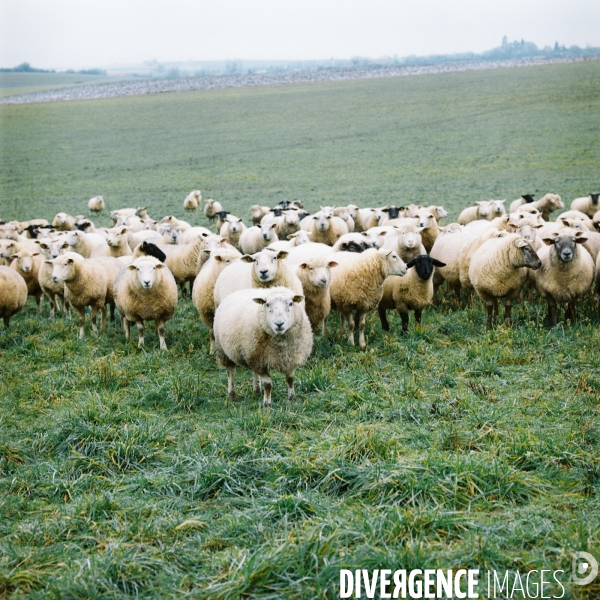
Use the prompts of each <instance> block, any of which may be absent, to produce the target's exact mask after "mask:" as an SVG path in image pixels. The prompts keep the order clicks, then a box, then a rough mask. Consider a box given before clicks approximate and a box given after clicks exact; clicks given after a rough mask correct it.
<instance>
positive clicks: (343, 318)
mask: <svg viewBox="0 0 600 600" xmlns="http://www.w3.org/2000/svg"><path fill="white" fill-rule="evenodd" d="M340 333H341V334H342V335H344V334H345V333H346V315H345V314H344V313H340Z"/></svg>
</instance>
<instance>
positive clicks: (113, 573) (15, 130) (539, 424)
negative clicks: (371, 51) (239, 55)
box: [0, 61, 600, 599]
mask: <svg viewBox="0 0 600 600" xmlns="http://www.w3.org/2000/svg"><path fill="white" fill-rule="evenodd" d="M598 115H600V62H598V61H590V62H585V63H577V64H570V65H548V66H543V67H529V68H522V69H499V70H495V71H473V72H464V73H449V74H439V75H426V76H418V77H404V78H390V79H378V80H369V81H366V80H359V81H350V82H341V83H320V84H306V85H304V84H303V85H294V86H273V87H257V88H244V89H233V90H213V91H203V92H189V93H178V94H159V95H152V96H140V97H127V98H112V99H107V100H90V101H86V102H68V103H66V102H65V103H53V104H29V105H18V106H3V107H1V108H0V159H1V173H2V175H1V180H0V184H1V188H0V218H1V219H4V220H9V219H14V218H18V219H20V220H24V219H27V218H32V217H45V218H47V219H51V218H52V217H53V216H54V214H55V213H56V212H58V211H59V210H64V211H66V212H69V213H71V214H79V213H86V212H87V200H88V199H89V198H90V197H91V196H94V195H97V194H102V195H103V196H104V198H105V200H106V202H107V204H108V206H109V207H110V208H118V207H121V206H147V207H148V212H149V213H150V215H152V216H155V217H156V216H158V217H160V216H162V215H165V214H176V215H178V216H182V217H184V216H183V214H182V213H183V210H182V208H181V205H182V201H183V198H184V197H185V196H186V195H187V193H188V192H189V191H190V190H192V189H201V190H202V191H203V195H204V197H205V198H211V197H213V198H215V199H218V200H220V201H221V202H222V203H223V205H224V206H225V207H226V208H227V209H228V210H231V211H232V212H234V213H235V214H238V215H239V216H243V217H246V218H247V217H248V214H249V213H248V207H249V206H250V205H251V204H254V203H260V204H275V203H277V202H278V201H280V200H283V199H287V200H294V199H301V200H303V201H304V203H305V206H306V207H307V208H308V209H309V210H316V209H317V208H318V206H319V205H323V204H348V203H355V204H358V205H361V206H367V205H373V206H378V205H384V204H388V203H395V204H397V205H402V204H407V203H410V202H415V203H421V204H442V205H444V206H445V207H446V209H447V210H448V211H449V213H450V217H451V218H450V219H447V221H450V220H452V219H455V218H456V216H457V215H458V212H459V210H460V209H461V208H463V207H464V206H467V205H468V204H471V203H472V202H473V201H475V200H482V199H489V198H492V197H493V198H507V199H508V200H509V201H510V200H513V199H515V198H517V197H519V196H520V195H521V194H522V193H534V194H536V197H541V196H542V195H543V194H545V193H546V192H556V193H559V194H561V196H562V197H563V199H564V200H565V201H566V202H567V203H568V202H570V200H571V199H573V198H575V197H577V196H582V195H586V194H587V193H589V192H592V191H598V189H597V188H598V165H600V146H599V145H598V143H597V140H598V134H599V130H600V118H599V117H598ZM184 218H185V217H184ZM190 220H191V221H192V222H193V224H202V225H206V224H207V223H206V221H205V219H204V218H203V217H202V216H201V215H196V216H192V217H190ZM97 224H99V225H107V224H108V217H107V215H104V216H103V217H101V218H100V219H98V220H97ZM44 310H45V315H44V317H43V318H42V317H38V316H37V315H36V314H35V303H34V302H33V299H32V298H30V299H29V301H28V304H27V306H26V308H25V309H24V311H22V312H21V313H20V314H18V315H17V316H16V317H15V318H14V319H13V321H12V324H11V328H10V329H9V330H8V331H4V330H2V331H0V398H2V402H1V403H0V596H2V595H4V596H7V597H28V596H29V597H32V598H36V597H39V598H41V597H50V598H65V597H72V598H76V597H100V596H109V597H124V596H127V595H134V594H139V595H141V596H143V597H156V598H164V597H177V596H180V595H182V594H189V595H190V596H192V597H198V598H238V597H256V598H334V597H339V589H338V586H339V570H340V569H341V568H352V569H358V568H361V569H375V568H390V569H392V570H393V569H396V568H406V569H413V568H425V567H427V568H448V569H449V568H453V569H458V568H479V569H480V570H481V571H482V573H483V572H484V571H485V570H488V569H496V570H498V571H499V572H504V571H506V570H510V571H513V572H515V571H520V572H521V573H526V572H527V571H529V570H531V569H538V570H540V569H550V570H552V571H554V570H558V569H562V570H563V571H564V578H563V582H564V585H565V587H566V588H567V592H566V595H565V597H569V598H582V599H583V598H597V597H599V596H600V583H599V582H598V580H596V581H595V582H594V583H593V584H592V585H590V586H587V587H585V588H579V587H578V586H575V585H570V584H568V583H567V581H568V576H569V574H570V569H571V554H572V552H573V551H577V550H585V551H588V552H591V553H592V554H594V555H595V556H596V557H597V558H598V557H600V543H599V534H600V522H599V519H598V515H599V509H600V506H599V505H600V496H599V492H600V471H599V469H600V467H599V464H600V422H599V403H598V401H599V397H600V370H599V368H598V367H599V361H598V348H600V329H599V324H600V315H599V312H598V301H597V299H593V298H591V297H590V298H589V299H586V300H585V301H584V302H582V303H581V306H580V310H579V313H580V315H581V318H580V320H579V321H578V322H577V323H575V324H567V323H562V322H561V323H560V324H559V325H558V326H557V327H556V328H554V329H551V330H550V329H548V328H547V326H546V325H545V324H544V316H545V311H546V308H545V306H544V305H543V304H542V303H541V302H539V300H537V299H535V300H533V301H532V302H528V301H526V302H523V303H522V304H519V305H517V306H516V307H515V309H514V312H513V315H514V316H515V325H514V326H513V327H511V328H509V327H505V326H499V327H497V328H495V329H493V330H485V329H484V327H483V324H484V320H485V316H484V307H483V304H482V302H481V301H479V300H478V299H477V298H472V299H470V300H468V301H467V303H466V304H465V306H463V307H459V306H458V304H457V303H456V302H455V300H454V298H453V297H452V296H451V295H450V294H449V293H448V292H447V291H446V290H443V293H442V294H441V296H440V301H439V305H438V306H437V307H435V308H431V309H430V310H427V311H425V313H424V324H423V327H422V329H420V330H418V331H415V330H414V329H413V328H412V323H411V331H410V333H409V334H408V335H407V336H404V337H402V336H400V335H399V329H400V320H399V318H397V317H394V318H393V319H391V326H392V331H391V332H390V333H384V332H382V331H381V327H380V325H379V322H378V320H377V318H376V315H375V314H371V315H369V318H368V319H367V338H368V348H367V350H366V351H361V350H359V349H357V348H352V347H349V346H348V345H347V344H346V343H345V341H344V340H343V339H342V337H341V336H340V335H339V334H338V333H337V324H338V319H337V317H336V316H334V317H333V318H332V319H330V327H329V330H330V332H329V333H328V335H327V336H326V337H322V336H317V337H316V338H315V347H314V351H313V355H312V357H311V359H310V360H309V362H308V363H307V364H306V365H305V367H304V368H302V369H300V370H299V372H298V374H297V378H298V382H297V386H296V392H297V395H298V397H299V399H300V401H299V402H297V403H295V404H293V405H289V404H287V403H286V401H285V400H284V398H285V392H284V389H285V384H284V379H283V377H281V376H275V377H274V388H273V401H274V403H273V408H272V409H271V410H270V411H269V412H266V411H264V410H263V409H261V408H260V407H259V406H260V401H259V400H260V399H259V398H258V397H255V396H253V394H252V386H251V377H249V376H248V373H245V374H242V371H241V370H240V372H239V375H238V381H239V388H238V395H239V397H240V400H238V401H237V402H236V403H231V402H228V401H227V399H226V396H227V386H226V379H227V378H226V374H225V371H224V370H221V369H220V368H219V367H217V366H216V364H215V362H214V358H213V357H211V356H210V355H209V354H208V332H207V331H206V329H205V328H204V326H203V325H202V324H201V323H199V320H198V318H197V314H196V312H195V309H194V307H193V305H192V304H191V302H190V300H189V299H182V300H180V303H179V306H178V310H177V313H176V316H175V318H174V319H173V320H172V321H170V322H169V323H168V324H167V344H168V345H169V351H168V352H167V353H160V352H159V351H158V340H157V338H156V336H155V334H154V332H153V331H152V332H150V333H149V334H148V335H147V336H146V346H145V349H143V350H138V349H137V347H136V344H135V343H133V342H131V343H126V342H125V340H124V337H123V334H122V332H121V331H120V329H119V328H118V327H117V326H115V325H111V326H109V330H108V332H107V334H106V335H101V336H100V337H98V338H95V337H93V336H91V335H89V336H88V337H86V339H84V340H83V341H79V340H77V339H76V330H77V327H76V325H75V324H73V323H70V322H68V321H66V320H65V319H64V318H63V317H59V318H57V319H56V320H55V321H54V322H51V323H50V322H48V321H47V319H46V316H47V312H48V306H47V304H45V306H44ZM482 592H483V590H482ZM554 593H555V594H557V595H560V593H561V592H560V588H558V589H557V590H554ZM516 597H520V596H516Z"/></svg>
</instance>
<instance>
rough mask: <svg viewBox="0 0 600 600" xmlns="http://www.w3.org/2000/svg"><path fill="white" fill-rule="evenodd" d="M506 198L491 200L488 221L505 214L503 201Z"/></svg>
mask: <svg viewBox="0 0 600 600" xmlns="http://www.w3.org/2000/svg"><path fill="white" fill-rule="evenodd" d="M505 202H506V200H491V203H492V204H491V209H492V212H491V215H490V217H491V218H490V221H491V220H492V219H495V218H496V217H501V216H502V215H505V214H506V209H505V208H504V203H505Z"/></svg>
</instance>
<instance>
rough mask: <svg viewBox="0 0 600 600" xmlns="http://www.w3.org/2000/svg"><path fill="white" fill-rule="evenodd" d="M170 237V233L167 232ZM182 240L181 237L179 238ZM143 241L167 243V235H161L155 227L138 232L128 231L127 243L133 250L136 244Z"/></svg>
mask: <svg viewBox="0 0 600 600" xmlns="http://www.w3.org/2000/svg"><path fill="white" fill-rule="evenodd" d="M167 237H168V234H167ZM179 240H181V238H179ZM142 242H152V243H154V244H164V243H167V241H166V239H165V235H164V234H163V235H161V234H160V233H158V231H154V230H153V229H144V230H143V231H138V232H137V233H131V232H130V231H128V232H127V243H128V244H129V247H130V248H131V250H133V249H134V248H135V247H136V246H139V245H140V244H141V243H142Z"/></svg>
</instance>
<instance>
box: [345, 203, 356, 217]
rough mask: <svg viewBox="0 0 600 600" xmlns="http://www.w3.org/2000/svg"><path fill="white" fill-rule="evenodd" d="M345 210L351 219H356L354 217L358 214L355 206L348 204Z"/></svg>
mask: <svg viewBox="0 0 600 600" xmlns="http://www.w3.org/2000/svg"><path fill="white" fill-rule="evenodd" d="M346 208H347V209H348V214H349V215H350V216H351V217H352V218H353V219H356V215H357V214H358V206H356V204H348V206H346Z"/></svg>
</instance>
